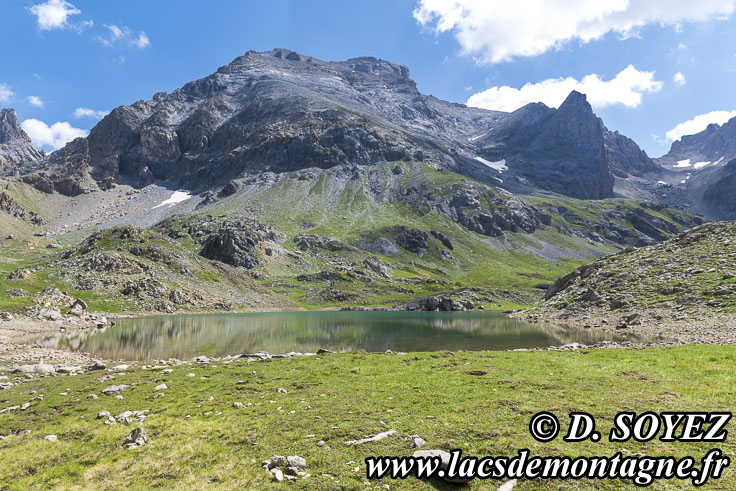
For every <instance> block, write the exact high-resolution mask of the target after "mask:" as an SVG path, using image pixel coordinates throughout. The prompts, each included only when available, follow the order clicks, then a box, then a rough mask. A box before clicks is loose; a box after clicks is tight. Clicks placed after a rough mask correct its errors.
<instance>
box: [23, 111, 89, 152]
mask: <svg viewBox="0 0 736 491" xmlns="http://www.w3.org/2000/svg"><path fill="white" fill-rule="evenodd" d="M20 125H21V127H22V128H23V130H24V131H25V132H26V133H28V136H29V137H30V138H31V141H32V142H33V144H34V145H35V146H36V147H38V148H42V147H50V148H51V149H53V150H58V149H60V148H61V147H63V146H64V145H66V144H67V143H69V142H70V141H72V140H74V139H75V138H79V137H82V136H87V132H86V131H85V130H82V129H79V128H74V127H73V126H72V125H70V124H69V123H67V122H66V121H63V122H61V121H60V122H57V123H54V124H52V125H51V126H48V125H47V124H46V123H44V122H43V121H39V120H38V119H26V120H25V121H23V122H22V123H21V124H20Z"/></svg>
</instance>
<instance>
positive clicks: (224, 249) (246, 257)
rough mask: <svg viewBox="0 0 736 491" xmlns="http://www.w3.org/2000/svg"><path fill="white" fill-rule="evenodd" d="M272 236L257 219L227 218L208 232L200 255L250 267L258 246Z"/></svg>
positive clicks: (255, 263)
mask: <svg viewBox="0 0 736 491" xmlns="http://www.w3.org/2000/svg"><path fill="white" fill-rule="evenodd" d="M275 239H276V234H275V233H274V232H273V231H272V230H271V229H270V228H269V227H268V226H267V225H264V224H263V223H261V222H258V221H256V220H249V219H246V218H228V219H226V220H224V221H223V222H221V223H220V224H219V225H218V226H217V228H216V229H215V230H213V231H212V232H210V233H208V235H207V236H206V238H205V239H204V241H203V244H202V250H201V252H200V255H202V256H203V257H206V258H207V259H214V260H216V261H220V262H223V263H226V264H230V265H232V266H237V267H243V268H246V269H251V268H254V267H255V266H257V265H258V264H259V256H258V246H259V245H260V244H261V243H262V242H264V241H266V240H275Z"/></svg>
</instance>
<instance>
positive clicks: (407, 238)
mask: <svg viewBox="0 0 736 491" xmlns="http://www.w3.org/2000/svg"><path fill="white" fill-rule="evenodd" d="M394 239H395V240H396V243H397V244H399V245H400V246H401V247H403V248H404V249H406V250H407V251H409V252H413V253H414V254H416V255H418V256H423V255H424V254H426V253H427V249H428V247H429V244H428V243H427V241H428V240H429V234H427V232H425V231H423V230H417V229H415V228H406V227H399V231H398V232H397V233H396V236H395V237H394Z"/></svg>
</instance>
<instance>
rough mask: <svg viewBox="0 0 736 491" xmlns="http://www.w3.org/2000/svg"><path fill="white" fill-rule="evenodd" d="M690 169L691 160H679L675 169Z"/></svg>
mask: <svg viewBox="0 0 736 491" xmlns="http://www.w3.org/2000/svg"><path fill="white" fill-rule="evenodd" d="M681 167H690V159H685V160H678V161H677V164H675V168H681Z"/></svg>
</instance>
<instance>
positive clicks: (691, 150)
mask: <svg viewBox="0 0 736 491" xmlns="http://www.w3.org/2000/svg"><path fill="white" fill-rule="evenodd" d="M733 158H736V118H733V119H731V120H730V121H728V122H727V123H725V124H723V125H717V124H711V125H708V127H707V128H706V129H705V130H703V131H701V132H700V133H696V134H694V135H686V136H683V137H682V138H680V139H679V140H677V141H675V142H673V143H672V147H671V148H670V151H669V152H668V153H667V154H666V155H664V156H663V157H662V158H661V160H662V161H664V162H676V161H679V160H684V159H690V160H691V161H692V163H695V162H708V161H710V162H717V161H718V160H721V159H723V160H724V161H729V160H731V159H733Z"/></svg>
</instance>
